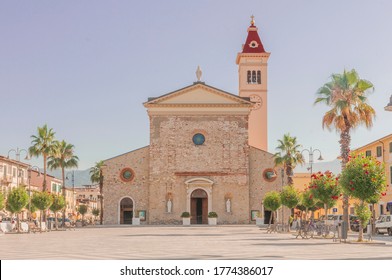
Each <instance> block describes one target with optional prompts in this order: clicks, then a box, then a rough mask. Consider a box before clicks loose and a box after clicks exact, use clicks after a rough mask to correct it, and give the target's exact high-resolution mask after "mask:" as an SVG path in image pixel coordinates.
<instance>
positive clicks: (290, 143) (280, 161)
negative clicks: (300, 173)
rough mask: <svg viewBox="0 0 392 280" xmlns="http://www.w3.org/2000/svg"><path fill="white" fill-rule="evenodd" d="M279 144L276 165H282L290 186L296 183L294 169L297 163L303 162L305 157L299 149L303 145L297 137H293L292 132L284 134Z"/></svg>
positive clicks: (275, 155)
mask: <svg viewBox="0 0 392 280" xmlns="http://www.w3.org/2000/svg"><path fill="white" fill-rule="evenodd" d="M278 142H279V145H278V147H276V150H277V151H278V152H277V153H275V154H274V162H275V165H276V166H278V165H282V166H283V168H284V170H285V173H286V175H287V183H288V185H289V186H292V185H293V184H294V181H293V169H294V168H295V166H296V165H297V164H303V162H304V159H303V156H302V154H301V152H300V151H299V148H300V147H301V145H299V144H298V143H297V137H291V136H290V134H289V133H288V134H285V135H283V139H282V140H278Z"/></svg>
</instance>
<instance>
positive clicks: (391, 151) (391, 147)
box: [389, 142, 392, 153]
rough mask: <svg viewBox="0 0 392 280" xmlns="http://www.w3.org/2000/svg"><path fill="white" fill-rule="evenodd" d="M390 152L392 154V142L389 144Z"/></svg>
mask: <svg viewBox="0 0 392 280" xmlns="http://www.w3.org/2000/svg"><path fill="white" fill-rule="evenodd" d="M389 152H390V153H392V142H389Z"/></svg>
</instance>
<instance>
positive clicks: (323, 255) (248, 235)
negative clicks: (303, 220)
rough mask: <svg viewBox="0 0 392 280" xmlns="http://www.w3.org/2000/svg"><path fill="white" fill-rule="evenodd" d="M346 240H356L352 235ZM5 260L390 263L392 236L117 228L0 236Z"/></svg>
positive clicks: (254, 229) (255, 229) (222, 228)
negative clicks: (362, 239)
mask: <svg viewBox="0 0 392 280" xmlns="http://www.w3.org/2000/svg"><path fill="white" fill-rule="evenodd" d="M350 239H352V240H355V237H354V235H353V236H350ZM0 248H1V251H0V258H1V259H2V260H7V259H14V260H17V259H47V260H55V259H62V260H76V259H88V260H96V259H168V260H170V259H186V260H189V259H272V260H282V259H292V260H294V259H300V260H304V259H365V260H371V259H392V237H390V236H382V237H381V236H380V237H377V238H376V240H375V242H373V243H367V244H355V242H353V243H349V244H344V243H339V242H333V240H332V239H319V238H316V239H296V238H295V236H293V234H288V233H285V234H283V233H273V234H268V233H266V230H265V229H260V228H258V227H256V226H254V225H238V226H215V227H208V226H190V227H182V226H140V227H132V226H117V227H99V226H97V227H94V228H77V229H76V230H74V231H73V230H71V231H69V230H67V231H52V232H47V233H36V234H6V235H2V236H0Z"/></svg>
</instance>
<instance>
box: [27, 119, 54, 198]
mask: <svg viewBox="0 0 392 280" xmlns="http://www.w3.org/2000/svg"><path fill="white" fill-rule="evenodd" d="M54 135H55V132H54V131H53V129H51V128H50V129H48V126H47V125H46V124H45V125H44V126H43V127H38V128H37V135H31V138H32V141H31V144H32V146H31V147H30V148H29V153H30V156H35V157H39V156H42V157H43V158H44V180H43V183H42V190H43V191H44V192H45V191H46V175H47V174H46V167H47V159H48V157H49V156H50V155H51V154H52V152H53V143H54V141H55V140H54Z"/></svg>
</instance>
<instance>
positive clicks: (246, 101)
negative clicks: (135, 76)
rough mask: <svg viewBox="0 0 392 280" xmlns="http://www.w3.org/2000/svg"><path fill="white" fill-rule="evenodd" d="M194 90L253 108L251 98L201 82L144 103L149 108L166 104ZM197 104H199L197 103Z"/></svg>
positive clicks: (149, 99)
mask: <svg viewBox="0 0 392 280" xmlns="http://www.w3.org/2000/svg"><path fill="white" fill-rule="evenodd" d="M194 89H203V90H206V91H208V92H211V93H214V94H216V95H219V96H221V97H222V98H224V99H227V100H231V101H232V102H233V103H237V104H242V105H248V106H249V105H252V106H253V102H251V101H250V98H249V97H241V96H238V95H235V94H232V93H229V92H227V91H224V90H221V89H218V88H215V87H212V86H210V85H207V84H205V83H204V82H200V81H199V82H194V83H193V84H192V85H189V86H186V87H183V88H181V89H178V90H175V91H172V92H169V93H166V94H164V95H161V96H158V97H149V98H148V100H147V102H145V103H144V106H146V107H148V106H149V105H155V104H161V103H164V102H165V101H167V100H169V99H172V98H175V97H177V96H180V95H184V94H186V93H188V92H190V91H192V90H194ZM195 104H197V102H196V103H195Z"/></svg>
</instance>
